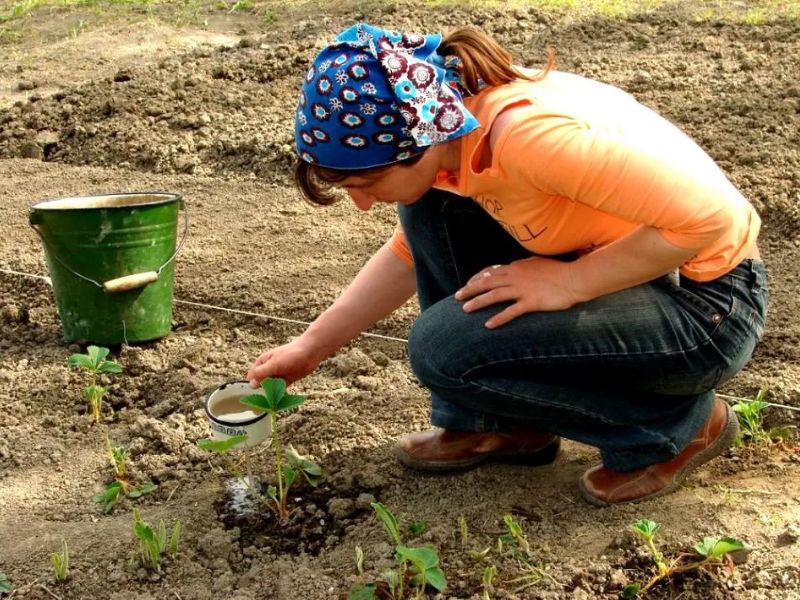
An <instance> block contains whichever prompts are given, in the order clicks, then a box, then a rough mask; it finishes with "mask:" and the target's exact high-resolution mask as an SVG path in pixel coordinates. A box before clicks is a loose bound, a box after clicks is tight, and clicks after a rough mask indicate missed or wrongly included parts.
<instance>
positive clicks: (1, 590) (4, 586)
mask: <svg viewBox="0 0 800 600" xmlns="http://www.w3.org/2000/svg"><path fill="white" fill-rule="evenodd" d="M12 589H14V588H13V587H12V585H11V582H10V581H9V580H8V575H6V574H5V573H3V572H2V571H0V594H10V593H11V590H12Z"/></svg>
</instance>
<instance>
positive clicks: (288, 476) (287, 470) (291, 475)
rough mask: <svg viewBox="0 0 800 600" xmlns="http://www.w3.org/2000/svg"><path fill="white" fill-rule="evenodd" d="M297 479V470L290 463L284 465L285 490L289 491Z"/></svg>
mask: <svg viewBox="0 0 800 600" xmlns="http://www.w3.org/2000/svg"><path fill="white" fill-rule="evenodd" d="M295 479H297V471H295V470H294V469H293V468H292V467H290V466H289V465H283V481H284V483H285V485H284V491H287V490H288V489H289V488H290V487H291V486H292V484H293V483H294V481H295Z"/></svg>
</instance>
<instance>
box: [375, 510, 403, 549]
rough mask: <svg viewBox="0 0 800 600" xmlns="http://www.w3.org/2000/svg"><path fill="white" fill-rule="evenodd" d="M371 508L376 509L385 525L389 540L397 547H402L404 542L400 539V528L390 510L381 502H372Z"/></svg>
mask: <svg viewBox="0 0 800 600" xmlns="http://www.w3.org/2000/svg"><path fill="white" fill-rule="evenodd" d="M371 506H372V508H373V509H375V513H376V514H377V515H378V519H379V520H380V521H381V523H383V526H384V528H385V529H386V532H387V533H388V534H389V538H390V539H391V540H392V543H393V544H394V545H395V546H399V545H401V544H402V543H403V542H402V541H401V539H400V528H399V527H398V526H397V519H396V518H395V516H394V515H393V514H392V511H390V510H389V509H388V508H386V507H385V506H384V505H383V504H381V503H380V502H372V503H371Z"/></svg>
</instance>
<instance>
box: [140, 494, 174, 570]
mask: <svg viewBox="0 0 800 600" xmlns="http://www.w3.org/2000/svg"><path fill="white" fill-rule="evenodd" d="M133 533H134V535H135V536H136V539H137V540H138V541H139V560H140V562H141V565H142V566H143V567H145V568H146V569H150V570H151V571H155V572H157V573H160V572H161V558H162V556H163V555H164V554H167V555H168V556H169V557H170V558H171V559H172V560H175V558H176V557H177V555H178V543H179V539H180V535H181V522H180V521H175V525H173V527H172V533H171V534H170V536H169V538H167V526H166V525H165V524H164V521H163V519H162V520H161V521H159V523H158V527H156V528H155V529H153V528H152V527H151V526H150V525H149V524H148V523H146V522H145V521H144V520H142V515H141V514H140V513H139V509H138V508H134V509H133Z"/></svg>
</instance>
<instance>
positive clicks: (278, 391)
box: [240, 378, 322, 519]
mask: <svg viewBox="0 0 800 600" xmlns="http://www.w3.org/2000/svg"><path fill="white" fill-rule="evenodd" d="M261 389H262V390H263V391H264V393H263V395H262V394H251V395H249V396H245V397H244V398H242V399H241V400H240V402H241V403H242V404H245V405H247V406H250V407H252V408H255V409H256V410H260V411H263V412H266V413H267V414H268V415H269V419H270V424H271V425H272V448H273V450H274V452H275V478H276V482H277V484H278V485H277V487H276V486H269V487H268V488H267V496H268V497H269V498H270V499H271V500H272V503H273V504H272V508H273V510H275V512H276V514H277V515H278V516H279V517H280V518H281V519H286V518H288V517H289V509H288V507H287V505H286V501H287V498H288V496H289V488H291V487H292V484H293V483H294V482H295V481H296V480H297V477H298V476H299V475H300V474H302V475H303V476H304V477H305V478H306V480H307V481H308V483H309V484H311V485H316V484H317V483H318V482H319V480H320V478H321V477H322V470H321V469H320V468H319V466H318V465H317V464H315V463H314V462H313V461H311V460H310V459H308V458H307V457H304V456H301V455H300V454H298V453H297V452H295V451H294V450H292V449H290V448H287V450H286V455H285V456H284V449H283V445H282V443H281V436H280V430H279V428H278V414H279V413H282V412H286V411H289V410H292V409H293V408H297V407H298V406H300V405H301V404H303V402H305V401H306V399H305V397H304V396H298V395H295V394H287V393H286V382H285V381H284V380H283V379H271V378H268V379H264V380H263V381H262V382H261Z"/></svg>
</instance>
